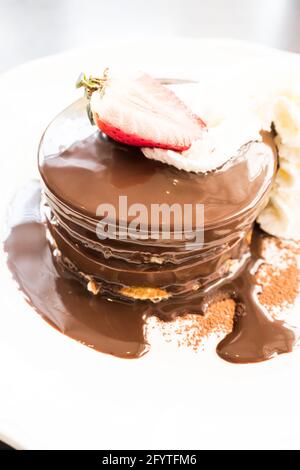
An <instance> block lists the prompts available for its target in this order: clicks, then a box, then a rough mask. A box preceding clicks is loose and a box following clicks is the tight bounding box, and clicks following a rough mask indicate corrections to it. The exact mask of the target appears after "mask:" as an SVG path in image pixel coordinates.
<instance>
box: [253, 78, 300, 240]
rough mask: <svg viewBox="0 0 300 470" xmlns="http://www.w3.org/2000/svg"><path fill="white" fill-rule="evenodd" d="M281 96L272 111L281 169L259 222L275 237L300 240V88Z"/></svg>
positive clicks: (290, 88)
mask: <svg viewBox="0 0 300 470" xmlns="http://www.w3.org/2000/svg"><path fill="white" fill-rule="evenodd" d="M277 93H278V94H277V96H275V97H274V98H273V99H272V105H271V109H272V121H273V123H274V126H275V129H276V132H277V134H278V135H277V138H276V143H277V146H278V154H279V170H278V173H277V176H276V179H275V183H274V186H273V188H272V191H271V196H270V200H269V203H268V205H267V207H266V208H265V209H264V210H263V212H262V213H261V214H260V215H259V217H258V222H259V224H260V225H261V227H262V228H263V229H264V230H265V231H266V232H268V233H270V234H271V235H275V236H277V237H281V238H286V239H300V210H299V207H300V85H299V84H297V83H295V84H291V83H289V86H286V88H285V89H283V90H279V91H278V92H277Z"/></svg>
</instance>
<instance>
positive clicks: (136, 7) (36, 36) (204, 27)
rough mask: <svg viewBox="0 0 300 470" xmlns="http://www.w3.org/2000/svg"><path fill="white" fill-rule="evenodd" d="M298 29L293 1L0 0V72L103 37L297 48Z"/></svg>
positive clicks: (299, 15) (298, 10) (299, 8)
mask: <svg viewBox="0 0 300 470" xmlns="http://www.w3.org/2000/svg"><path fill="white" fill-rule="evenodd" d="M299 33H300V1H299V0H0V71H1V70H5V69H7V68H8V67H11V66H14V65H17V64H19V63H22V62H25V61H27V60H29V59H33V58H36V57H41V56H43V55H48V54H53V53H57V52H61V51H62V50H65V49H69V48H75V47H80V46H91V45H94V46H100V45H101V39H102V38H107V37H111V38H115V37H117V36H119V37H122V38H128V37H136V36H146V37H150V36H161V37H170V36H171V37H173V36H182V37H189V36H190V37H232V38H236V39H245V40H251V41H255V42H260V43H263V44H266V45H269V46H273V47H279V48H282V49H288V50H293V51H296V52H300V39H299V37H300V34H299ZM124 54H128V55H129V56H130V54H131V51H130V50H127V51H126V50H125V51H124ZM178 60H180V57H179V58H178Z"/></svg>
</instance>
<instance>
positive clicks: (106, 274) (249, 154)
mask: <svg viewBox="0 0 300 470" xmlns="http://www.w3.org/2000/svg"><path fill="white" fill-rule="evenodd" d="M276 165H277V152H276V147H275V145H274V143H273V139H272V136H271V135H268V134H264V135H263V141H262V142H249V143H247V144H245V145H244V146H243V147H242V148H241V149H240V150H239V151H238V152H237V154H236V155H233V156H232V158H231V159H230V160H229V161H228V162H227V163H226V164H225V165H224V166H223V167H222V168H220V169H218V170H217V171H214V172H211V173H209V174H206V175H201V174H198V175H197V174H193V173H186V172H181V171H179V170H177V169H175V168H173V167H170V166H168V165H163V164H161V163H159V162H154V161H150V160H147V159H146V158H145V157H144V156H143V155H142V153H141V152H140V150H138V149H135V148H133V147H128V146H122V145H120V144H117V143H116V142H112V141H110V140H109V139H107V138H105V137H103V136H102V135H101V134H99V133H98V132H95V130H94V128H92V127H91V126H90V123H89V122H88V120H87V117H86V114H85V110H84V102H83V101H79V102H77V103H75V104H74V105H72V106H71V107H70V108H68V109H67V110H66V111H64V112H63V113H61V115H59V116H58V117H57V118H56V119H55V120H54V121H53V122H52V124H51V125H50V126H49V128H48V130H47V131H46V133H45V135H44V137H43V139H42V143H41V146H40V152H39V169H40V173H41V177H42V184H43V186H42V194H43V197H44V198H45V199H46V205H45V206H43V211H42V212H43V217H44V218H43V219H42V218H41V216H40V213H41V211H40V197H41V188H40V185H39V183H38V182H33V183H32V184H31V185H29V187H28V188H27V190H26V191H25V192H23V193H22V194H21V195H19V196H18V197H17V198H16V199H15V201H14V202H13V204H12V206H11V208H10V211H9V228H10V235H9V237H8V238H7V240H6V242H5V250H6V252H7V256H8V266H9V268H10V269H11V271H12V274H13V276H14V278H15V279H16V280H17V282H18V284H19V287H20V289H21V291H23V293H24V294H25V296H26V298H27V300H28V302H30V304H31V305H32V306H33V308H34V309H35V310H36V311H37V312H38V313H39V314H40V315H41V316H42V317H43V318H45V319H46V320H47V321H48V322H49V323H50V324H51V325H53V326H55V327H56V328H57V329H58V330H60V331H61V332H63V333H65V334H66V335H68V336H70V337H72V338H74V339H76V340H78V341H80V342H82V343H84V344H86V345H88V346H90V347H93V348H95V349H97V350H99V351H101V352H104V353H108V354H113V355H115V356H119V357H139V356H141V355H143V354H144V353H145V352H147V351H148V349H149V344H148V342H147V337H146V326H147V319H149V317H150V316H153V315H156V316H158V317H159V318H160V319H162V320H164V321H172V320H173V319H174V318H175V317H177V316H178V315H184V314H187V313H189V314H195V315H205V311H206V309H207V306H208V305H210V304H211V303H213V302H214V301H215V300H216V299H218V300H219V299H221V298H228V297H232V298H233V299H234V300H235V304H236V315H235V322H234V328H233V331H232V332H231V333H230V334H229V335H228V336H227V337H226V338H225V339H224V340H223V341H221V342H220V344H219V345H218V347H217V352H218V354H219V355H220V356H221V357H222V358H224V359H226V360H227V361H231V362H240V363H244V362H257V361H262V360H266V359H269V358H270V357H272V356H274V355H275V354H281V353H284V352H288V351H291V349H292V347H293V345H294V342H295V337H294V334H293V332H292V331H290V330H288V329H287V328H286V327H285V326H284V325H283V324H282V323H280V322H278V321H271V320H270V319H269V318H268V317H267V315H266V314H265V312H264V309H263V307H262V306H261V305H260V303H259V300H258V295H257V291H256V284H255V268H256V265H257V262H259V259H260V236H258V235H255V236H254V237H253V236H252V230H253V224H254V221H255V219H256V217H257V215H258V213H259V211H260V210H261V208H262V207H263V206H264V205H265V204H266V201H267V198H268V194H269V191H270V189H271V186H272V183H273V181H274V175H275V169H276ZM120 195H126V196H127V198H128V205H130V204H133V203H141V204H143V205H144V206H146V207H147V208H148V210H149V211H151V209H150V206H151V204H154V203H157V204H162V203H167V204H169V205H172V204H175V203H179V204H181V205H182V204H186V203H187V204H191V205H193V207H195V205H196V204H197V203H201V204H204V207H205V221H204V244H203V245H202V246H201V247H199V246H197V245H191V246H189V247H188V248H187V246H186V240H185V239H184V237H183V238H182V239H181V240H177V239H175V238H174V237H173V238H172V237H170V239H167V240H165V239H163V238H162V237H161V236H159V237H157V238H156V239H151V238H148V239H145V240H134V241H133V240H128V239H121V238H116V239H112V238H110V239H106V240H100V239H99V238H98V237H97V235H96V226H97V222H98V219H97V217H96V210H97V206H98V205H99V204H100V203H102V202H104V203H106V204H112V205H113V206H114V207H118V198H119V196H120ZM45 207H46V211H44V209H45ZM45 219H46V220H45ZM117 222H118V223H119V224H120V223H122V222H123V221H122V220H120V219H118V221H117ZM195 223H196V221H195V218H194V214H193V226H195ZM159 228H163V221H162V222H161V224H160V227H157V229H159ZM251 237H252V243H251V246H250V241H251ZM49 240H51V244H50V242H49ZM157 260H158V262H157ZM90 282H92V284H95V286H96V288H97V289H99V291H100V293H99V294H98V295H94V294H92V293H91V292H89V291H88V289H87V287H88V283H90ZM128 288H134V289H135V288H138V289H142V290H143V289H146V291H147V289H154V290H155V289H158V290H160V291H163V292H164V293H167V296H168V297H169V298H167V299H164V300H161V301H160V302H158V303H157V304H154V303H152V302H151V301H150V300H132V299H131V298H129V297H128V296H127V297H126V295H127V294H126V293H124V289H125V291H126V289H128Z"/></svg>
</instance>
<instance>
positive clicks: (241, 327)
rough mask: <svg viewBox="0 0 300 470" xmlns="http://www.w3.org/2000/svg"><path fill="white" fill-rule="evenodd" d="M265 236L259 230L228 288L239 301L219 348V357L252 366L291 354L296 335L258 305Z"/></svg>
mask: <svg viewBox="0 0 300 470" xmlns="http://www.w3.org/2000/svg"><path fill="white" fill-rule="evenodd" d="M262 238H263V236H262V234H261V233H260V232H259V229H257V228H256V232H255V233H254V236H253V238H252V244H251V257H250V258H249V260H248V261H247V263H246V265H245V267H244V268H243V270H242V272H241V273H240V274H239V275H238V276H237V277H236V279H234V280H233V281H232V282H231V283H229V284H228V285H227V290H228V291H229V292H230V294H231V296H232V297H233V298H234V299H235V301H236V317H235V322H234V328H233V331H232V332H231V333H230V334H229V335H227V336H226V337H225V338H224V339H223V340H222V341H221V342H220V343H219V345H218V347H217V353H218V354H219V356H220V357H222V358H223V359H226V360H227V361H230V362H237V363H249V362H259V361H264V360H266V359H270V358H271V357H273V356H275V355H276V354H281V353H286V352H291V351H292V349H293V346H294V344H295V335H294V333H293V332H292V331H291V330H289V329H288V328H286V327H285V326H284V324H283V322H280V321H271V320H270V319H269V318H268V316H267V312H266V310H265V309H264V307H263V306H262V304H261V303H260V302H259V298H258V286H257V283H256V279H255V272H256V268H257V266H258V265H259V261H260V258H261V244H262V243H261V242H262Z"/></svg>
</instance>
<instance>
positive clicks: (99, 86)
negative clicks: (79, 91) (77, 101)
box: [76, 68, 108, 124]
mask: <svg viewBox="0 0 300 470" xmlns="http://www.w3.org/2000/svg"><path fill="white" fill-rule="evenodd" d="M107 78H108V68H106V69H105V70H104V72H103V77H102V78H99V77H93V76H92V75H90V76H89V77H87V75H86V74H85V73H81V74H80V75H79V77H78V79H77V81H76V88H81V87H83V88H84V89H85V90H84V96H85V97H86V99H87V100H88V103H87V114H88V117H89V120H90V121H91V124H95V122H94V119H93V113H92V111H91V106H90V99H91V96H92V94H93V93H94V92H95V91H98V90H99V91H100V93H101V94H102V93H104V87H105V83H106V81H107Z"/></svg>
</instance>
